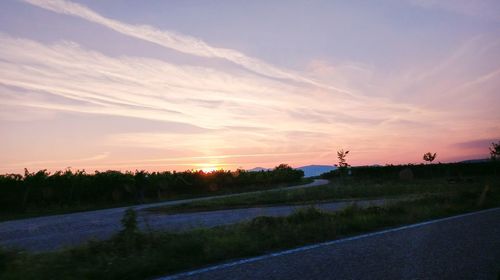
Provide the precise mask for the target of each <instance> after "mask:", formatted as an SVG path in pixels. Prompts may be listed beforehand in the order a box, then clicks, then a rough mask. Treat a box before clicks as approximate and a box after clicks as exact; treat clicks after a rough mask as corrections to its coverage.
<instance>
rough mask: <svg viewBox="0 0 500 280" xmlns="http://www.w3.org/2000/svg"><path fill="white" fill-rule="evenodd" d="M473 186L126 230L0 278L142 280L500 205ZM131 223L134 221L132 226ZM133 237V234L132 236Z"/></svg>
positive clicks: (24, 258)
mask: <svg viewBox="0 0 500 280" xmlns="http://www.w3.org/2000/svg"><path fill="white" fill-rule="evenodd" d="M488 186H489V187H485V185H473V186H469V187H468V188H457V189H455V190H453V191H448V192H442V193H441V194H434V195H422V197H421V198H420V199H416V200H412V201H405V202H402V203H396V204H391V205H387V206H385V207H369V208H358V207H356V206H353V207H350V208H347V209H345V210H343V211H340V212H335V213H327V212H322V211H319V210H317V209H315V208H312V207H309V208H304V209H302V210H299V211H297V212H295V213H294V214H292V215H290V216H287V217H258V218H255V219H253V220H252V221H249V222H246V223H241V224H236V225H231V226H223V227H216V228H210V229H197V230H192V231H189V232H185V233H168V232H146V233H145V232H137V231H134V230H132V231H126V230H124V231H122V232H121V233H120V234H117V235H116V236H115V237H113V238H112V239H110V240H107V241H99V242H90V243H88V244H86V245H84V246H80V247H77V248H73V249H68V250H64V251H59V252H52V253H42V254H29V253H23V252H20V253H16V252H7V251H3V252H0V278H1V279H34V278H36V279H144V278H148V277H154V276H160V275H164V274H168V273H174V272H178V271H182V270H187V269H192V268H195V267H200V266H204V265H208V264H212V263H217V262H221V261H225V260H230V259H235V258H242V257H249V256H255V255H259V254H263V253H266V252H269V251H276V250H282V249H287V248H293V247H297V246H301V245H305V244H310V243H317V242H322V241H326V240H332V239H336V238H341V237H345V236H349V235H354V234H360V233H364V232H369V231H374V230H380V229H383V228H387V227H394V226H398V225H403V224H409V223H415V222H420V221H424V220H428V219H434V218H438V217H445V216H450V215H455V214H460V213H464V212H469V211H475V210H479V209H485V208H491V207H497V206H500V185H499V184H498V182H496V183H495V184H493V185H488ZM132 224H133V223H132ZM127 232H129V233H127Z"/></svg>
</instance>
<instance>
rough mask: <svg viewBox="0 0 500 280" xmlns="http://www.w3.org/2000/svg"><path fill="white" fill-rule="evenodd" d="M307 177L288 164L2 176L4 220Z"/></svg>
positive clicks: (271, 184) (237, 189) (262, 186)
mask: <svg viewBox="0 0 500 280" xmlns="http://www.w3.org/2000/svg"><path fill="white" fill-rule="evenodd" d="M303 176H304V173H303V171H301V170H295V169H292V168H291V167H290V166H288V165H286V164H282V165H279V166H277V167H276V168H274V169H273V170H270V171H260V172H246V171H244V170H237V171H236V172H231V171H224V170H219V171H213V172H210V173H204V172H203V171H186V172H168V171H166V172H151V173H148V172H144V171H136V172H135V173H132V172H125V173H122V172H119V171H106V172H98V171H96V172H95V173H93V174H89V173H86V172H85V171H76V172H73V171H71V170H66V171H58V172H55V173H52V174H50V173H49V172H47V171H46V170H41V171H38V172H36V173H30V172H29V171H28V170H26V171H25V174H24V175H20V174H7V175H0V213H1V215H0V219H9V218H18V217H23V216H34V215H43V214H56V213H64V212H72V211H82V210H91V209H98V208H106V207H113V206H121V205H130V204H135V203H145V202H154V201H161V200H168V199H177V198H186V197H193V196H203V195H211V194H220V193H231V192H242V191H248V190H255V189H266V188H271V187H276V186H279V185H283V184H289V183H297V182H300V180H301V178H302V177H303Z"/></svg>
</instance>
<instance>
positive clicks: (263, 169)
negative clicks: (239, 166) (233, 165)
mask: <svg viewBox="0 0 500 280" xmlns="http://www.w3.org/2000/svg"><path fill="white" fill-rule="evenodd" d="M268 170H271V168H264V167H255V168H252V169H248V170H247V171H249V172H259V171H268Z"/></svg>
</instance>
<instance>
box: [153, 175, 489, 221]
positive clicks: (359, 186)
mask: <svg viewBox="0 0 500 280" xmlns="http://www.w3.org/2000/svg"><path fill="white" fill-rule="evenodd" d="M487 179H489V181H492V180H493V179H492V178H487ZM484 183H485V179H484V178H469V179H467V180H464V181H462V182H457V183H453V184H450V183H448V181H447V180H446V179H444V178H438V179H426V180H413V181H399V180H392V181H384V182H381V181H377V180H355V179H344V180H336V181H332V182H330V184H328V185H323V186H317V187H310V188H304V189H294V190H277V191H273V192H265V193H258V194H241V195H238V196H232V197H225V198H214V199H211V200H205V201H193V202H188V203H182V204H177V205H169V206H162V207H158V208H152V209H150V210H149V211H153V212H162V213H168V214H173V213H185V212H199V211H213V210H221V209H234V208H248V207H262V206H272V205H280V204H289V205H291V204H310V203H319V202H327V201H335V200H353V199H373V198H382V197H383V198H389V197H397V196H405V195H415V194H429V193H442V192H450V191H455V190H458V189H464V188H469V187H477V186H482V185H484Z"/></svg>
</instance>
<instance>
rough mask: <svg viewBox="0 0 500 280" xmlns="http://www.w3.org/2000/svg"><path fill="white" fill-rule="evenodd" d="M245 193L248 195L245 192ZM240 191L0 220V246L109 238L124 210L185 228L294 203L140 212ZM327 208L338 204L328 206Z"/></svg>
mask: <svg viewBox="0 0 500 280" xmlns="http://www.w3.org/2000/svg"><path fill="white" fill-rule="evenodd" d="M327 183H328V180H322V179H317V180H314V182H312V183H309V184H305V185H298V186H292V187H285V188H280V189H272V190H265V191H255V192H250V193H263V192H273V191H277V190H283V189H287V190H288V189H298V188H308V187H314V186H320V185H324V184H327ZM245 194H248V192H247V193H245ZM236 195H240V194H229V195H219V196H211V197H201V198H193V199H184V200H175V201H166V202H159V203H152V204H143V205H136V206H131V207H121V208H112V209H103V210H96V211H88V212H79V213H71V214H63V215H54V216H45V217H37V218H29V219H21V220H14V221H6V222H2V223H0V245H2V246H5V247H9V248H19V249H25V250H29V251H34V252H37V251H50V250H56V249H59V248H62V247H68V246H74V245H78V244H81V243H83V242H85V241H88V240H91V239H97V240H102V239H106V238H109V237H111V236H112V235H113V234H115V233H117V232H118V231H119V230H120V229H121V223H120V220H121V218H122V217H123V214H124V212H125V210H126V209H128V208H134V209H136V210H138V211H139V222H140V226H141V227H142V228H143V229H144V228H147V227H150V228H152V229H168V230H172V231H179V230H185V229H189V228H194V227H201V226H217V225H223V224H231V223H236V222H239V221H242V220H246V219H251V218H254V217H256V216H262V215H270V216H279V215H287V214H290V213H291V212H292V211H293V209H295V206H288V207H284V208H283V207H281V208H280V207H277V208H275V209H271V208H250V209H239V210H222V211H212V212H205V213H203V212H201V213H188V214H178V215H165V214H163V215H162V214H152V213H149V212H147V211H141V210H145V209H148V208H153V207H158V206H166V205H175V204H181V203H186V202H192V201H200V200H209V199H215V198H221V197H231V196H236ZM331 207H338V205H337V206H331Z"/></svg>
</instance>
